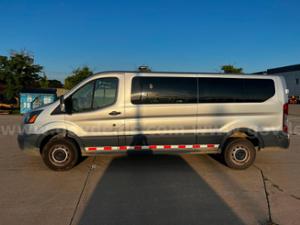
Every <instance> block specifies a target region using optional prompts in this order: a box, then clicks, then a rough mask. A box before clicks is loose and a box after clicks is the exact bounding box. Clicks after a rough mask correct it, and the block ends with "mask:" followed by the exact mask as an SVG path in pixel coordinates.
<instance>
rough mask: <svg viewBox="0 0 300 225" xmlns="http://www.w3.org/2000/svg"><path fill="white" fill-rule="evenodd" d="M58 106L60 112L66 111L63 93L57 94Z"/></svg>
mask: <svg viewBox="0 0 300 225" xmlns="http://www.w3.org/2000/svg"><path fill="white" fill-rule="evenodd" d="M59 107H60V111H61V112H66V107H65V99H64V96H63V95H61V96H59Z"/></svg>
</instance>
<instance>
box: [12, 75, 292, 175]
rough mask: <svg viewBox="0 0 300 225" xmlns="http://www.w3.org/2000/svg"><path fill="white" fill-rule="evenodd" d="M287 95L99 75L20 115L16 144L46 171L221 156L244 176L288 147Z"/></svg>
mask: <svg viewBox="0 0 300 225" xmlns="http://www.w3.org/2000/svg"><path fill="white" fill-rule="evenodd" d="M287 94H288V90H287V89H286V83H285V80H284V79H283V78H282V77H279V76H263V75H251V76H245V75H229V74H199V73H164V72H155V73H154V72H105V73H99V74H95V75H94V76H91V77H89V78H87V79H86V80H84V81H82V82H81V83H80V84H78V85H77V86H76V87H74V88H73V89H72V90H70V92H68V93H67V94H66V95H65V96H61V98H60V100H59V101H56V102H54V103H52V104H50V105H48V106H44V107H41V108H38V109H36V110H33V111H30V112H28V113H26V114H25V115H24V118H23V124H22V126H23V127H24V128H25V129H22V131H23V133H22V134H20V135H19V137H18V141H19V146H20V148H21V149H22V150H24V151H25V152H28V153H33V154H36V155H41V156H42V158H43V160H44V162H45V164H46V165H47V166H48V167H49V168H51V169H53V170H67V169H71V168H72V167H74V166H75V165H76V164H77V162H78V160H79V157H80V156H101V155H102V154H109V153H118V154H119V153H121V154H122V153H123V154H126V153H128V152H130V151H138V152H143V151H150V152H151V153H153V154H168V153H171V154H172V153H178V154H181V153H191V154H204V153H207V154H221V155H222V157H223V159H224V161H225V163H226V165H228V166H229V167H231V168H234V169H245V168H248V167H249V166H251V165H252V164H253V162H254V160H255V157H256V152H257V151H259V150H267V149H268V148H269V147H281V148H288V146H289V135H288V122H287V114H288V104H287V103H288V96H287Z"/></svg>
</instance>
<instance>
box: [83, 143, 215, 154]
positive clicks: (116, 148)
mask: <svg viewBox="0 0 300 225" xmlns="http://www.w3.org/2000/svg"><path fill="white" fill-rule="evenodd" d="M218 147H219V145H218V144H194V145H142V146H141V145H135V146H101V147H86V148H85V150H86V151H89V152H91V151H127V150H172V149H188V150H193V149H196V150H198V149H216V148H218Z"/></svg>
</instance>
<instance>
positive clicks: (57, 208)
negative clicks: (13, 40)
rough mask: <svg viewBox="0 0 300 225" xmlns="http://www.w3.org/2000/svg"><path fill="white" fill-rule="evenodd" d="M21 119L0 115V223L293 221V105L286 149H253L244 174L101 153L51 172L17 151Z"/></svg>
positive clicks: (297, 202)
mask: <svg viewBox="0 0 300 225" xmlns="http://www.w3.org/2000/svg"><path fill="white" fill-rule="evenodd" d="M20 119H21V117H19V116H7V115H1V116H0V127H2V128H1V129H6V131H7V127H10V128H9V129H10V131H9V132H8V133H7V134H3V130H2V131H1V132H2V134H1V136H0V143H1V146H0V180H1V185H0V224H5V225H10V224H18V225H19V224H45V225H46V224H49V225H53V224H55V225H60V224H103V225H104V224H105V225H108V224H118V225H119V224H122V225H126V224H128V225H137V224H151V225H154V224H158V225H162V224H172V225H174V224H187V225H192V224H266V222H267V221H268V220H269V218H270V217H272V220H273V221H274V222H275V223H277V224H281V225H288V224H299V221H300V173H299V171H300V148H299V146H300V136H299V134H300V106H292V107H291V109H290V117H289V120H290V123H291V124H290V130H291V146H290V149H289V150H288V151H275V150H274V151H273V150H272V151H270V152H259V153H258V156H257V160H256V163H255V165H254V166H252V167H251V168H249V169H248V170H245V171H235V170H231V169H229V168H227V167H225V166H224V165H222V164H221V163H220V162H218V161H217V160H215V159H213V158H212V157H210V156H206V155H184V156H135V157H127V156H124V157H120V156H105V157H104V156H103V157H97V158H88V159H86V160H85V161H83V162H82V163H81V164H80V165H79V166H77V167H76V168H74V169H72V170H71V171H68V172H53V171H51V170H49V169H47V168H46V167H45V166H44V164H43V162H42V161H41V159H40V158H39V157H30V156H26V155H24V154H23V153H22V152H20V150H19V149H18V146H17V142H16V132H15V130H14V129H17V126H18V123H19V121H20ZM297 126H299V128H298V127H297ZM9 133H10V134H9ZM266 195H268V198H267V197H266Z"/></svg>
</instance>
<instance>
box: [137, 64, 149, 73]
mask: <svg viewBox="0 0 300 225" xmlns="http://www.w3.org/2000/svg"><path fill="white" fill-rule="evenodd" d="M138 71H139V72H142V73H149V72H151V69H150V68H149V66H146V65H141V66H139V68H138Z"/></svg>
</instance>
